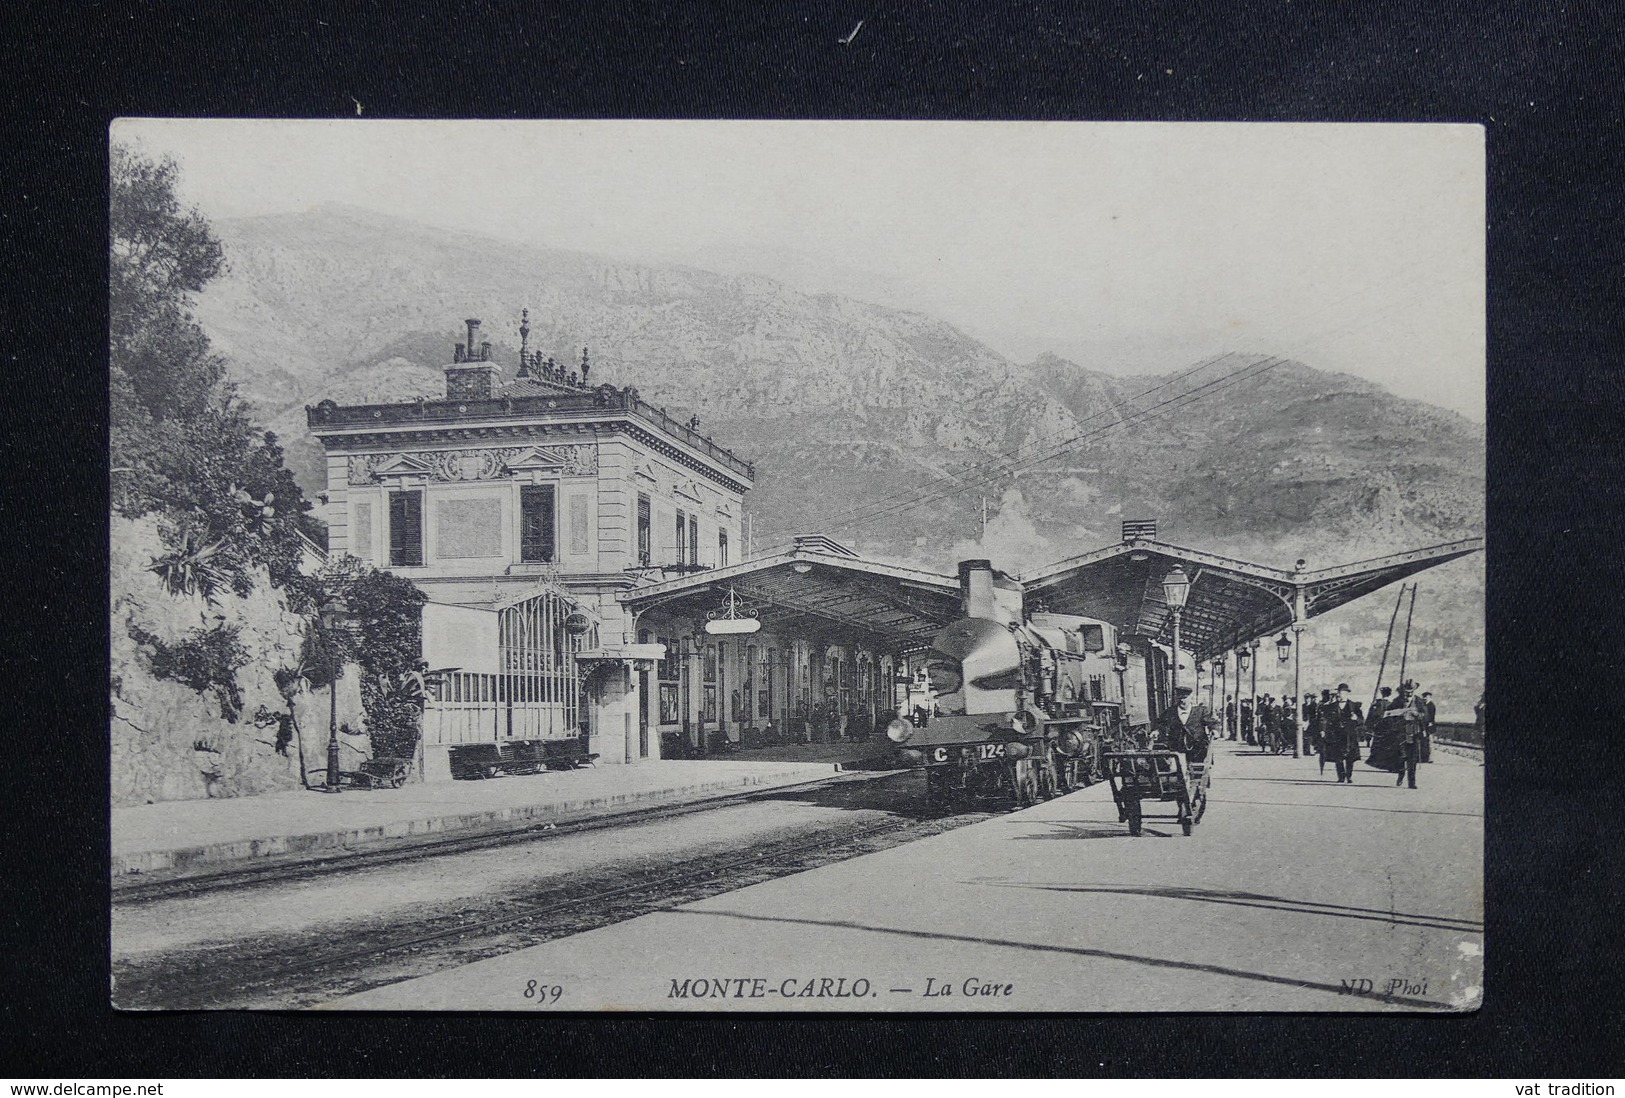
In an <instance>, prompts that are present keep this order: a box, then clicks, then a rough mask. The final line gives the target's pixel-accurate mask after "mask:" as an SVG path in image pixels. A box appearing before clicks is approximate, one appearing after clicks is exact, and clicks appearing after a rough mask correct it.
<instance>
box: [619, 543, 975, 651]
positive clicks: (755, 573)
mask: <svg viewBox="0 0 1625 1098" xmlns="http://www.w3.org/2000/svg"><path fill="white" fill-rule="evenodd" d="M730 588H731V589H732V591H733V593H734V595H735V597H736V598H737V599H738V600H739V601H740V603H741V604H742V605H743V606H744V607H746V608H748V609H751V610H754V611H755V612H756V616H757V620H759V621H760V622H761V623H762V628H763V629H764V630H766V631H769V632H775V633H780V634H784V633H789V634H794V635H798V636H818V635H821V634H837V633H846V634H854V633H855V634H858V635H859V636H860V637H862V639H864V640H867V641H869V642H870V643H873V644H874V645H875V646H876V647H877V648H881V649H885V650H892V651H900V650H902V649H905V648H910V647H914V646H916V645H920V644H926V643H929V642H930V639H931V637H932V636H933V635H934V634H935V633H936V631H937V630H938V629H940V628H942V627H943V626H944V625H947V624H948V623H949V622H951V621H953V620H955V619H956V618H958V617H959V606H960V601H959V581H958V580H957V579H956V578H955V577H953V576H944V575H940V574H938V573H935V572H925V571H921V570H918V569H913V568H903V567H900V566H897V565H890V564H880V563H878V562H875V561H867V560H863V559H861V558H858V557H853V556H847V555H843V554H836V553H831V552H819V551H814V550H809V549H796V550H792V551H791V552H788V553H781V554H778V555H775V556H770V557H761V558H758V559H756V560H751V561H746V562H744V563H743V564H734V565H730V566H728V567H726V568H714V569H710V570H708V571H705V572H697V573H694V574H692V575H688V576H683V577H681V578H679V579H672V580H666V581H664V582H662V583H657V584H653V585H651V586H649V587H641V588H639V589H637V590H635V591H629V592H627V593H625V594H623V595H621V596H619V598H620V600H621V601H622V602H623V603H625V604H626V605H627V607H628V608H629V609H631V610H632V611H633V612H635V613H642V612H644V611H648V610H654V609H657V608H658V609H659V610H660V611H661V612H662V613H668V614H670V615H672V616H674V617H688V618H691V619H693V620H695V621H700V622H703V621H704V620H705V619H706V614H707V613H709V612H712V611H716V610H718V609H719V608H720V607H721V606H722V603H723V600H724V598H725V597H726V596H727V594H728V591H729V590H730Z"/></svg>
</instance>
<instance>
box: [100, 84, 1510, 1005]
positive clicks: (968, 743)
mask: <svg viewBox="0 0 1625 1098" xmlns="http://www.w3.org/2000/svg"><path fill="white" fill-rule="evenodd" d="M360 110H361V106H360V104H359V103H358V104H357V111H358V113H359V112H360ZM108 140H109V156H110V160H109V163H110V177H109V180H108V186H109V195H110V239H109V241H108V247H109V261H110V299H109V308H110V347H109V355H110V382H109V385H110V388H109V393H110V401H111V410H110V441H109V448H110V452H109V455H108V461H109V469H110V473H109V492H110V499H109V504H110V524H111V536H110V545H109V548H110V569H109V577H108V579H109V583H110V591H109V608H110V622H109V636H110V660H111V669H110V682H109V695H110V727H109V737H110V738H109V765H110V798H111V809H110V811H111V828H110V838H109V842H110V850H109V859H110V873H111V899H110V903H111V908H110V935H111V942H110V947H111V986H110V988H109V1002H110V1004H111V1005H112V1007H114V1008H116V1009H118V1010H121V1011H175V1010H184V1011H199V1010H202V1011H211V1010H276V1011H288V1010H296V1011H304V1010H324V1011H502V1012H516V1011H518V1012H531V1013H539V1014H547V1013H550V1012H551V1013H563V1012H572V1013H575V1012H625V1011H634V1012H678V1013H702V1012H729V1013H739V1012H767V1013H780V1014H805V1013H809V1012H817V1013H822V1012H833V1013H837V1014H925V1013H953V1014H966V1013H981V1012H992V1013H999V1012H1009V1013H1017V1014H1035V1013H1038V1014H1045V1013H1066V1014H1092V1013H1102V1012H1111V1013H1133V1012H1170V1011H1179V1012H1197V1013H1246V1014H1256V1013H1274V1014H1282V1013H1284V1014H1306V1013H1328V1012H1392V1013H1400V1014H1429V1013H1431V1014H1459V1013H1462V1012H1471V1011H1474V1010H1477V1009H1478V1008H1479V1007H1480V1006H1481V1005H1482V1003H1483V999H1484V983H1485V979H1484V971H1485V970H1484V959H1485V950H1486V948H1494V943H1491V942H1487V941H1486V932H1485V907H1484V873H1485V860H1484V836H1485V829H1484V802H1485V799H1484V774H1485V770H1484V763H1485V752H1486V731H1485V730H1486V714H1485V692H1486V680H1485V565H1484V548H1485V535H1486V501H1485V462H1486V447H1485V401H1486V369H1485V354H1486V319H1485V306H1486V290H1485V280H1486V269H1485V260H1486V255H1485V224H1486V209H1485V172H1486V161H1485V130H1484V128H1483V127H1482V126H1479V125H1468V124H1451V123H1428V124H1421V123H1417V124H1400V123H1335V124H1334V123H1303V124H1298V123H1246V122H1227V123H1196V122H1190V123H1174V122H968V121H967V122H935V121H884V122H882V121H653V120H650V121H630V120H619V121H616V120H598V121H592V120H583V121H452V120H445V121H430V120H411V121H408V120H373V119H369V118H365V117H362V118H356V119H328V120H308V121H299V120H271V119H259V120H249V119H232V118H212V119H211V118H186V119H182V118H139V117H136V118H123V119H119V120H116V121H115V122H114V123H113V124H112V126H111V128H110V131H109V134H108Z"/></svg>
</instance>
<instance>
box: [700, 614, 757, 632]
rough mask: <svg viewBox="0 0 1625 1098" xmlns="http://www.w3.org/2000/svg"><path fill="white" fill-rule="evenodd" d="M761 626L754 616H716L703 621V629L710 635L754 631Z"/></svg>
mask: <svg viewBox="0 0 1625 1098" xmlns="http://www.w3.org/2000/svg"><path fill="white" fill-rule="evenodd" d="M761 627H762V623H761V622H759V621H757V620H756V619H755V618H717V619H715V620H713V621H708V622H706V623H705V631H706V632H707V633H710V634H711V635H712V636H717V635H719V634H729V633H754V632H756V631H757V630H758V629H760V628H761Z"/></svg>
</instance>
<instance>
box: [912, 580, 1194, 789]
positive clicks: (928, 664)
mask: <svg viewBox="0 0 1625 1098" xmlns="http://www.w3.org/2000/svg"><path fill="white" fill-rule="evenodd" d="M959 587H960V598H961V604H962V608H963V611H964V615H965V616H964V617H962V618H961V619H960V620H958V621H956V622H954V623H952V624H951V625H948V626H945V627H944V628H943V629H941V630H939V631H938V633H937V634H936V636H935V638H933V640H932V645H931V649H930V650H929V651H928V652H921V653H916V654H914V655H913V656H912V657H910V658H909V659H908V660H907V661H906V663H905V666H904V668H903V669H902V672H901V674H900V675H899V682H898V684H897V698H896V699H895V700H896V702H897V705H896V708H897V717H896V718H895V719H894V720H892V721H891V723H890V724H889V725H888V726H887V728H886V735H887V737H888V738H890V739H891V741H892V742H893V743H895V744H896V745H897V749H896V751H897V756H898V757H897V761H898V762H899V763H900V764H901V765H903V766H906V767H912V768H916V769H923V770H924V771H925V773H926V791H927V797H928V799H929V801H930V802H931V803H932V804H933V805H936V806H946V805H947V804H949V803H951V802H953V801H956V800H964V799H970V800H975V801H981V802H987V801H997V802H1002V803H1013V804H1015V805H1016V806H1020V807H1025V806H1027V805H1031V804H1035V803H1037V801H1038V800H1039V799H1040V798H1047V797H1053V796H1060V795H1062V794H1065V793H1069V792H1071V791H1072V790H1073V789H1075V788H1079V787H1081V786H1084V785H1088V784H1090V783H1092V782H1095V781H1099V780H1100V779H1101V777H1103V776H1104V767H1103V762H1102V758H1101V756H1102V755H1103V753H1104V752H1106V751H1109V750H1111V749H1112V748H1113V747H1114V746H1130V745H1131V744H1133V743H1135V742H1136V738H1137V737H1143V736H1144V734H1145V732H1146V731H1147V730H1148V729H1149V726H1150V723H1151V720H1152V717H1153V714H1155V713H1159V712H1161V711H1162V709H1163V707H1165V706H1166V705H1167V704H1168V697H1169V664H1170V661H1171V659H1172V655H1173V654H1172V653H1171V652H1170V651H1169V650H1168V649H1167V648H1165V647H1163V646H1161V645H1159V644H1156V643H1154V642H1150V641H1147V640H1145V639H1144V638H1132V640H1131V639H1130V638H1122V637H1119V635H1118V632H1117V630H1116V628H1115V627H1113V626H1112V625H1111V624H1109V623H1107V622H1103V621H1097V620H1095V619H1092V618H1084V617H1079V616H1076V615H1070V614H1050V613H1043V612H1034V613H1029V612H1027V610H1026V608H1025V606H1024V605H1023V598H1022V591H1021V587H1020V585H1019V584H1018V583H1017V582H1016V581H1015V580H1014V579H1012V578H1011V577H1010V576H1008V575H1006V574H1005V573H1003V572H1000V571H998V570H997V569H995V568H994V567H993V566H992V564H991V563H990V562H989V561H986V560H967V561H962V562H961V563H960V565H959Z"/></svg>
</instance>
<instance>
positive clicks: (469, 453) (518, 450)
mask: <svg viewBox="0 0 1625 1098" xmlns="http://www.w3.org/2000/svg"><path fill="white" fill-rule="evenodd" d="M527 459H529V460H535V461H538V462H543V463H557V465H558V466H559V472H560V473H562V474H563V475H564V476H571V477H574V476H583V477H590V476H594V475H596V474H597V472H598V448H597V447H596V446H592V445H585V446H517V447H504V448H500V449H499V448H495V447H485V448H480V449H471V450H413V451H407V452H403V453H399V454H353V455H351V457H350V478H349V479H350V483H351V484H353V485H356V486H363V485H369V484H376V483H377V470H378V469H379V467H380V466H382V465H384V464H385V463H386V462H397V461H402V460H404V461H407V462H412V463H415V464H418V465H421V466H423V467H424V469H425V471H426V472H427V474H428V476H429V479H430V480H436V481H470V480H496V479H498V478H500V477H505V476H507V475H509V473H510V472H511V467H512V466H513V465H515V464H516V463H519V462H524V461H526V460H527Z"/></svg>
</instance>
